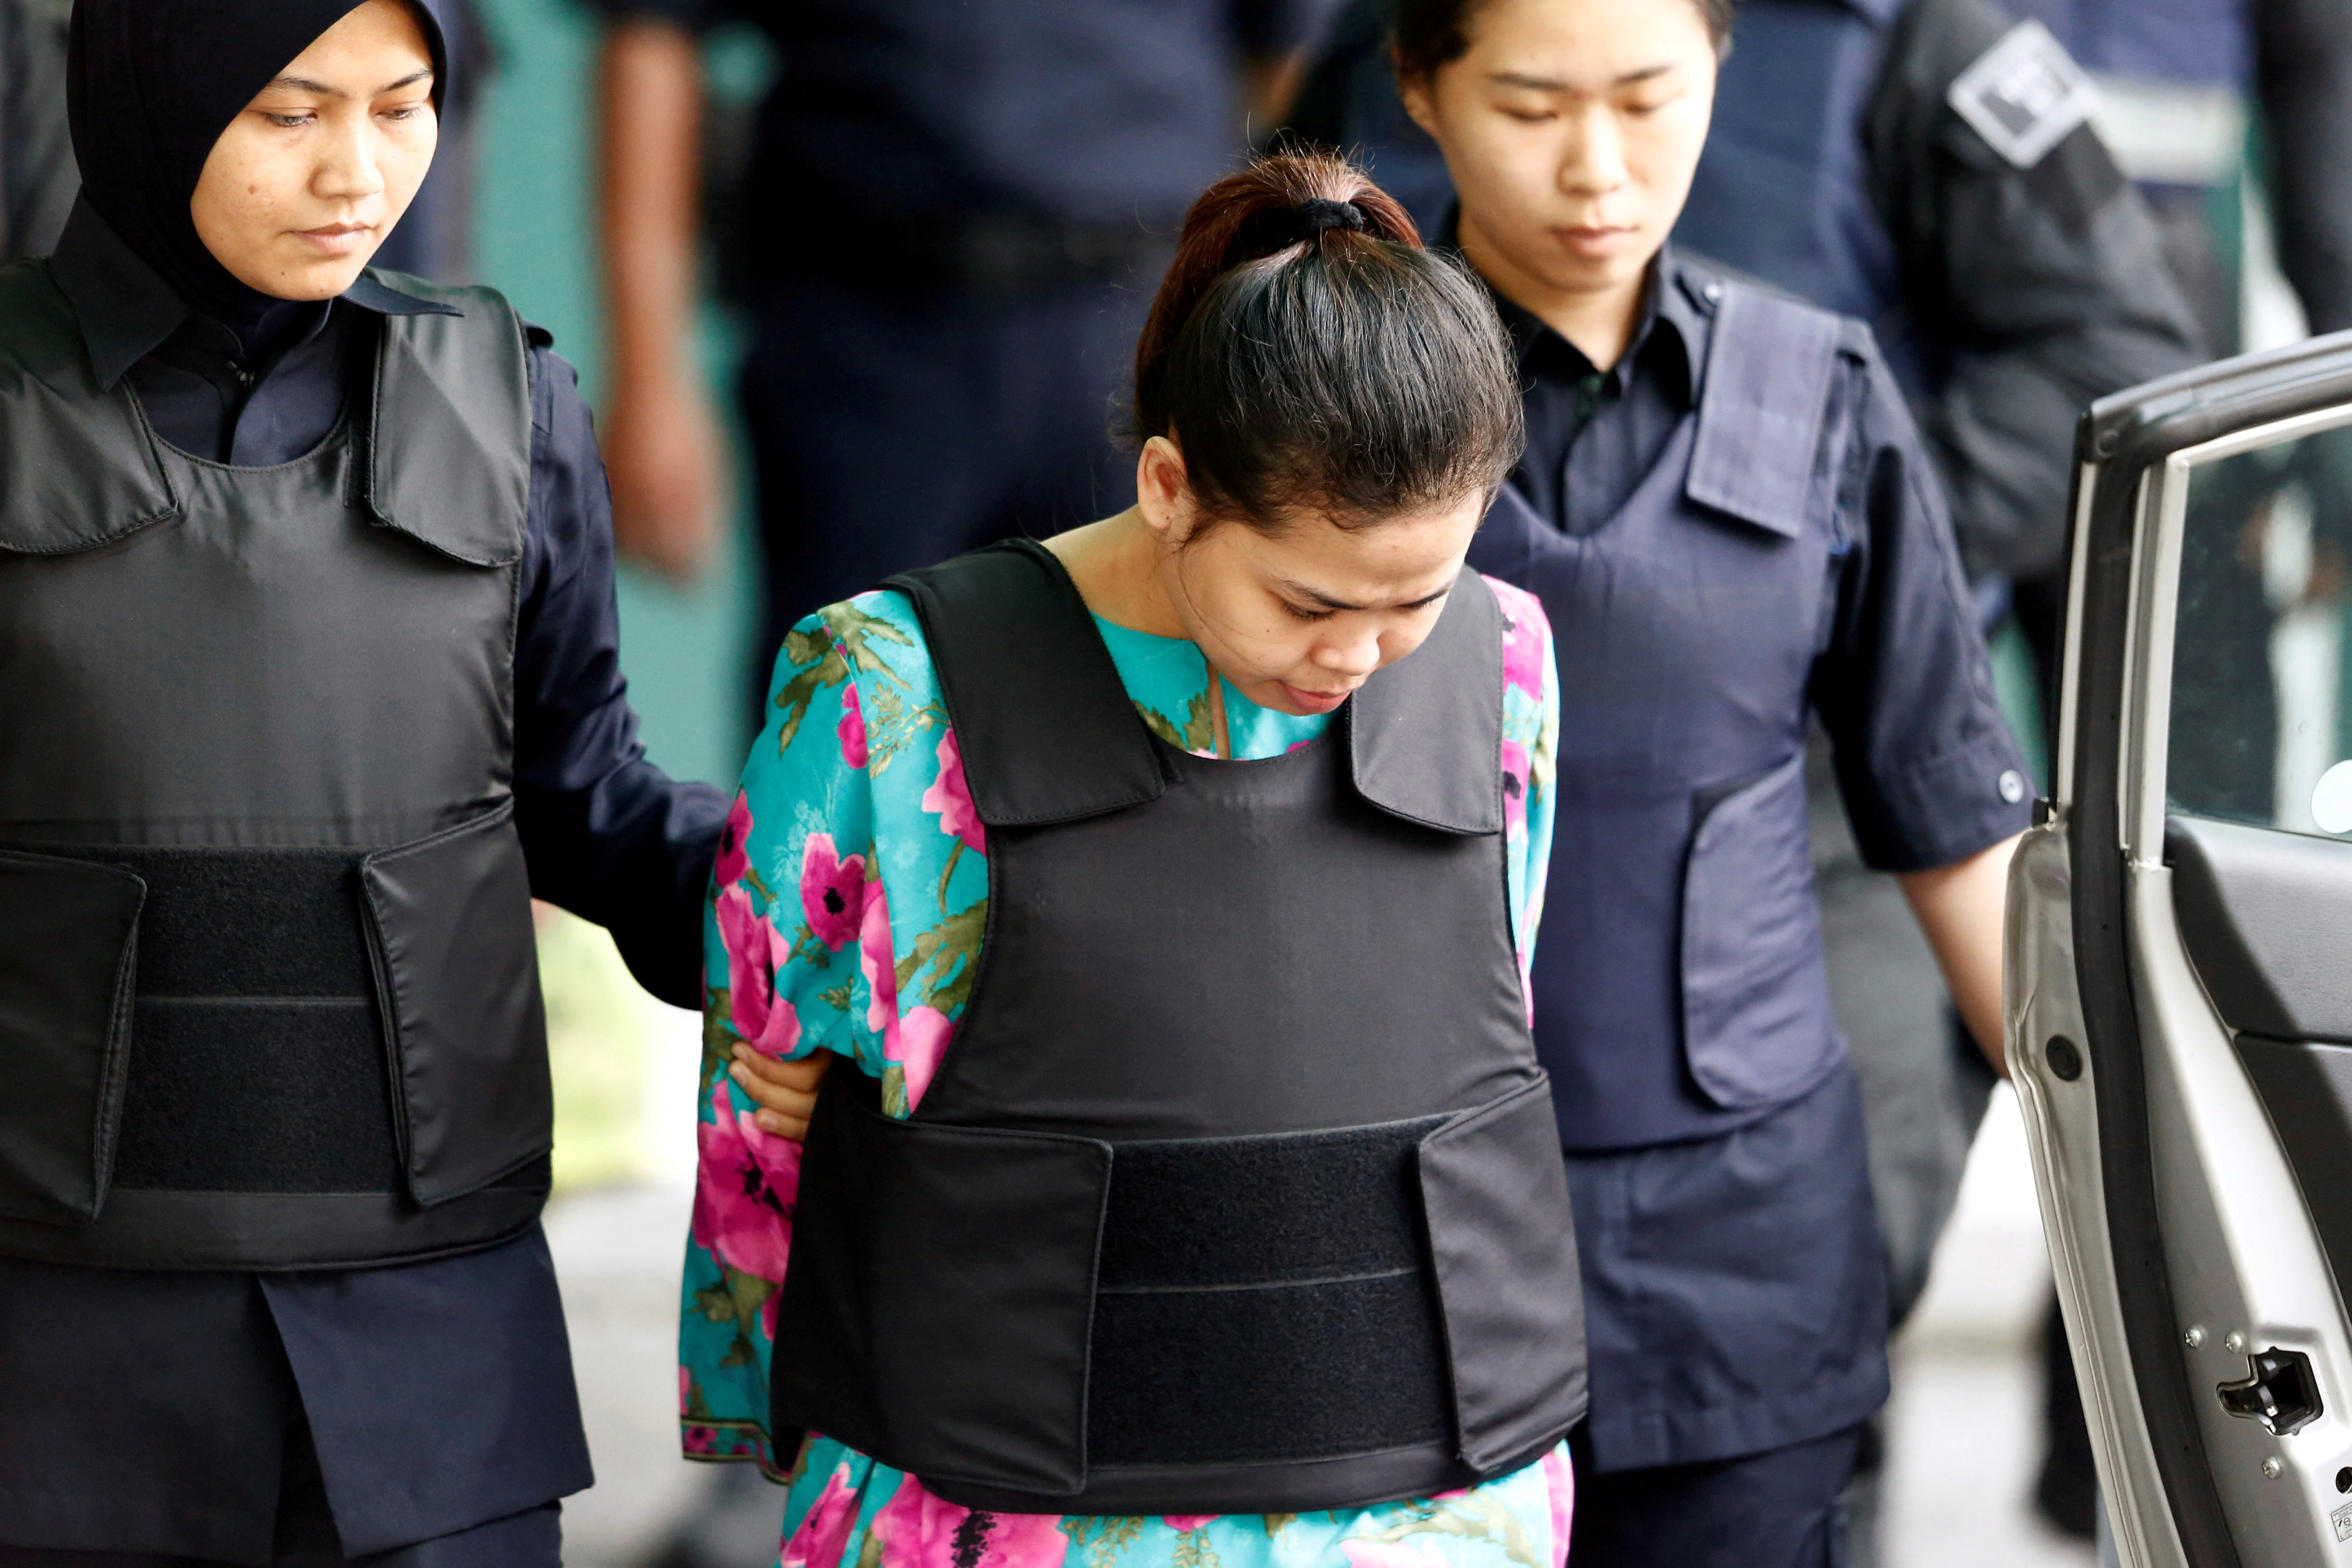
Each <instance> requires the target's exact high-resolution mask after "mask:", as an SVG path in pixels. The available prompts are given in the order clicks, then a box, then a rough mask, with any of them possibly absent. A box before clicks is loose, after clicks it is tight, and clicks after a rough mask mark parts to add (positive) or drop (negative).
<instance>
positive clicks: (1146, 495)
mask: <svg viewBox="0 0 2352 1568" xmlns="http://www.w3.org/2000/svg"><path fill="white" fill-rule="evenodd" d="M1135 507H1136V510H1137V511H1139V512H1140V513H1142V514H1143V522H1144V526H1145V527H1146V528H1150V530H1151V531H1152V532H1153V533H1155V534H1158V535H1159V536H1160V543H1162V544H1165V545H1181V544H1182V543H1183V542H1184V540H1185V539H1186V538H1188V537H1190V535H1191V534H1192V512H1193V502H1192V480H1191V478H1190V476H1188V475H1187V474H1186V473H1185V471H1184V454H1183V451H1182V449H1181V448H1180V447H1178V446H1177V444H1176V443H1175V442H1173V441H1171V440H1170V439H1169V438H1168V437H1167V436H1164V435H1155V436H1153V437H1152V438H1151V439H1150V440H1149V441H1147V442H1145V443H1144V444H1143V450H1142V451H1141V452H1140V453H1139V454H1138V455H1137V456H1136V459H1135Z"/></svg>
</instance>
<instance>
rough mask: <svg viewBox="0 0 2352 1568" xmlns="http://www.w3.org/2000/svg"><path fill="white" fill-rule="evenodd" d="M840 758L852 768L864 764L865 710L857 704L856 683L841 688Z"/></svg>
mask: <svg viewBox="0 0 2352 1568" xmlns="http://www.w3.org/2000/svg"><path fill="white" fill-rule="evenodd" d="M835 733H837V734H838V735H839V736H840V737H841V759H842V760H843V761H844V762H846V763H848V764H849V765H850V766H851V767H852V768H863V767H865V766H866V710H865V709H863V708H861V707H859V706H857V683H856V681H851V682H849V683H848V684H847V685H844V686H843V687H842V688H841V726H840V727H839V729H838V730H837V731H836V732H835Z"/></svg>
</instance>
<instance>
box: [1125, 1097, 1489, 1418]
mask: <svg viewBox="0 0 2352 1568" xmlns="http://www.w3.org/2000/svg"><path fill="white" fill-rule="evenodd" d="M1445 1121H1446V1118H1444V1117H1443V1116H1433V1117H1424V1118H1420V1119H1417V1120H1414V1121H1410V1122H1395V1123H1390V1124H1385V1125H1381V1126H1372V1127H1350V1128H1344V1129H1340V1130H1339V1131H1335V1132H1329V1133H1302V1134H1290V1135H1287V1136H1273V1137H1255V1138H1206V1139H1193V1140H1186V1141H1183V1142H1178V1143H1130V1144H1122V1145H1118V1153H1117V1161H1116V1164H1115V1165H1114V1166H1113V1168H1112V1173H1111V1185H1110V1203H1109V1207H1108V1211H1107V1213H1106V1215H1105V1218H1104V1222H1103V1247H1102V1253H1101V1257H1100V1259H1099V1260H1098V1263H1097V1269H1096V1286H1095V1289H1096V1296H1095V1319H1094V1329H1093V1338H1092V1352H1091V1356H1090V1361H1091V1363H1092V1364H1094V1365H1095V1366H1097V1367H1103V1368H1112V1367H1116V1368H1119V1369H1121V1371H1120V1373H1119V1374H1118V1375H1108V1376H1103V1377H1101V1378H1100V1380H1099V1382H1098V1383H1097V1385H1096V1386H1095V1387H1094V1388H1093V1389H1091V1390H1090V1395H1091V1397H1090V1398H1089V1401H1088V1405H1087V1457H1088V1458H1089V1459H1090V1460H1091V1461H1092V1462H1094V1463H1095V1464H1097V1465H1120V1464H1136V1463H1155V1462H1156V1463H1167V1464H1212V1463H1232V1462H1234V1461H1237V1460H1239V1461H1263V1460H1268V1459H1312V1458H1320V1457H1323V1456H1326V1455H1330V1454H1344V1453H1352V1452H1358V1451H1361V1450H1365V1449H1380V1448H1397V1447H1402V1446H1405V1445H1408V1444H1428V1443H1444V1442H1445V1441H1446V1440H1447V1439H1448V1438H1449V1437H1451V1435H1452V1431H1453V1420H1452V1414H1451V1411H1450V1410H1449V1408H1448V1405H1447V1401H1446V1399H1445V1397H1444V1395H1445V1389H1446V1372H1445V1368H1444V1365H1443V1360H1444V1356H1443V1351H1444V1336H1443V1333H1442V1331H1441V1330H1440V1329H1439V1327H1438V1323H1437V1303H1436V1301H1435V1292H1434V1291H1433V1290H1432V1289H1431V1286H1430V1281H1429V1280H1428V1278H1427V1270H1426V1269H1425V1268H1424V1266H1423V1242H1422V1237H1421V1226H1420V1224H1419V1223H1418V1218H1417V1216H1418V1211H1419V1204H1418V1201H1417V1198H1418V1195H1417V1192H1416V1186H1417V1182H1416V1176H1417V1166H1416V1156H1417V1154H1418V1151H1419V1149H1420V1146H1421V1144H1422V1141H1423V1139H1425V1138H1426V1137H1427V1136H1428V1135H1429V1134H1432V1133H1433V1132H1435V1131H1436V1130H1437V1129H1438V1128H1439V1127H1441V1126H1443V1125H1444V1123H1445ZM1343 1364H1352V1365H1356V1366H1378V1367H1380V1368H1381V1375H1380V1376H1378V1377H1376V1378H1366V1377H1335V1376H1333V1375H1331V1371H1332V1369H1333V1367H1335V1366H1337V1365H1343Z"/></svg>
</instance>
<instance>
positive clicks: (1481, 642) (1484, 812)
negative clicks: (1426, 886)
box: [1347, 566, 1503, 835]
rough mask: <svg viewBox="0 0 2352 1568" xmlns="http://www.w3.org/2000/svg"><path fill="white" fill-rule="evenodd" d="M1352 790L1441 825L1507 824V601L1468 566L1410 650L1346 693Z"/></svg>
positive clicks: (1472, 828)
mask: <svg viewBox="0 0 2352 1568" xmlns="http://www.w3.org/2000/svg"><path fill="white" fill-rule="evenodd" d="M1347 713H1348V717H1347V724H1348V749H1349V761H1350V763H1351V764H1352V765H1353V768H1354V770H1355V779H1356V792H1357V793H1358V794H1360V795H1361V796H1363V798H1364V799H1365V800H1370V802H1371V803H1372V804H1373V805H1375V806H1378V807H1379V808H1380V809H1381V810H1383V811H1386V812H1388V813H1389V814H1390V815H1391V816H1393V817H1402V818H1403V819H1404V820H1405V821H1409V822H1419V823H1420V824H1422V825H1423V827H1428V828H1435V829H1437V830H1438V831H1441V832H1447V833H1461V834H1472V835H1483V834H1487V833H1499V832H1501V831H1503V607H1502V605H1501V603H1500V602H1499V601H1497V600H1496V598H1495V591H1494V590H1493V589H1491V588H1489V587H1487V586H1486V580H1485V579H1484V578H1482V577H1480V576H1479V575H1478V574H1477V573H1476V572H1475V571H1473V570H1470V569H1469V568H1468V567H1466V566H1465V567H1464V568H1463V569H1462V575H1461V576H1460V577H1458V578H1456V579H1455V580H1454V591H1453V592H1452V593H1450V594H1448V595H1446V599H1445V608H1444V610H1443V611H1442V612H1439V614H1438V617H1437V624H1436V625H1435V626H1433V627H1432V628H1431V629H1430V632H1429V636H1428V637H1427V639H1425V640H1424V641H1423V643H1422V644H1421V646H1420V647H1419V648H1416V649H1415V650H1413V653H1412V657H1410V658H1406V659H1400V660H1399V661H1397V662H1396V663H1395V664H1391V665H1389V666H1388V667H1387V668H1386V669H1383V670H1379V671H1376V672H1374V674H1373V675H1372V677H1371V679H1370V680H1368V681H1366V682H1365V683H1364V684H1363V685H1362V687H1361V688H1360V689H1359V690H1358V691H1357V693H1356V695H1354V696H1353V697H1350V698H1349V701H1348V709H1347Z"/></svg>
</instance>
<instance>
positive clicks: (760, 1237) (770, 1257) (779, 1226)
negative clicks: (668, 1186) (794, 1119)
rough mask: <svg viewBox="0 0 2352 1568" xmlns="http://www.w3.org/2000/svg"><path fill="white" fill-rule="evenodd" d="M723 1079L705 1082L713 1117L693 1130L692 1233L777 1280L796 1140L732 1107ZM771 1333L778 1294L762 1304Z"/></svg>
mask: <svg viewBox="0 0 2352 1568" xmlns="http://www.w3.org/2000/svg"><path fill="white" fill-rule="evenodd" d="M727 1085H728V1080H726V1079H724V1078H721V1079H719V1081H718V1082H715V1083H713V1084H712V1085H711V1086H710V1113H711V1116H712V1118H713V1119H712V1120H711V1121H709V1122H705V1123H702V1124H699V1125H698V1126H697V1127H696V1129H695V1135H696V1137H697V1139H698V1142H699V1143H700V1144H701V1145H702V1166H701V1171H700V1174H699V1176H698V1179H697V1181H696V1182H695V1186H694V1222H693V1232H694V1239H695V1240H696V1242H698V1244H700V1245H701V1246H703V1247H705V1248H707V1249H709V1252H710V1254H711V1256H712V1257H714V1258H716V1259H718V1260H719V1261H720V1262H721V1263H724V1264H726V1265H727V1266H728V1267H729V1268H730V1269H738V1270H741V1271H742V1272H744V1273H746V1274H750V1275H753V1276H755V1277H756V1278H759V1279H762V1280H769V1281H774V1282H776V1283H778V1284H782V1282H783V1278H784V1265H785V1263H786V1262H787V1261H789V1260H790V1259H791V1257H792V1250H793V1198H794V1197H797V1196H798V1195H799V1193H800V1190H801V1146H800V1145H798V1144H796V1143H794V1142H793V1141H792V1140H791V1139H790V1138H780V1137H778V1136H777V1135H776V1134H773V1133H771V1132H769V1131H767V1130H766V1129H765V1128H763V1127H761V1125H760V1124H759V1123H758V1122H756V1121H754V1120H753V1119H752V1113H751V1112H749V1111H738V1110H737V1109H736V1108H735V1104H734V1102H733V1100H732V1099H731V1098H730V1096H729V1094H728V1092H727ZM760 1316H761V1322H762V1324H763V1325H764V1326H765V1327H766V1329H767V1331H768V1333H769V1336H770V1337H771V1338H772V1337H773V1336H774V1334H775V1332H776V1296H775V1295H774V1294H773V1293H771V1294H770V1295H769V1297H768V1301H767V1304H766V1305H765V1306H764V1307H762V1308H761V1313H760Z"/></svg>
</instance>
